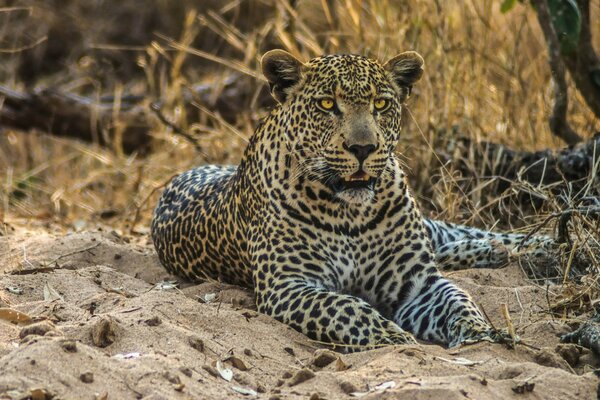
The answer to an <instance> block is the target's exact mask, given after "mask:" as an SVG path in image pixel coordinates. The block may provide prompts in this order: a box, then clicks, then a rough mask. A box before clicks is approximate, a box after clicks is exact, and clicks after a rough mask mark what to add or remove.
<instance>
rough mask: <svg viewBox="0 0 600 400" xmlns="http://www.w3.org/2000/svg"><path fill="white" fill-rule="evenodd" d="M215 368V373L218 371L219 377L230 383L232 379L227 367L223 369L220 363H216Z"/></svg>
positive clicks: (231, 372) (231, 373)
mask: <svg viewBox="0 0 600 400" xmlns="http://www.w3.org/2000/svg"><path fill="white" fill-rule="evenodd" d="M215 368H217V371H219V375H221V378H223V379H225V380H226V381H227V382H231V379H233V371H232V370H230V369H229V368H227V367H223V364H221V361H217V363H216V365H215Z"/></svg>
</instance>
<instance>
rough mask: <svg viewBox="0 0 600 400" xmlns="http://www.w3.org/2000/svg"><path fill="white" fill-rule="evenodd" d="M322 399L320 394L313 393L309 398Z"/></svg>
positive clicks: (313, 399) (312, 399)
mask: <svg viewBox="0 0 600 400" xmlns="http://www.w3.org/2000/svg"><path fill="white" fill-rule="evenodd" d="M320 399H321V396H319V393H313V394H311V395H310V397H309V398H308V400H320Z"/></svg>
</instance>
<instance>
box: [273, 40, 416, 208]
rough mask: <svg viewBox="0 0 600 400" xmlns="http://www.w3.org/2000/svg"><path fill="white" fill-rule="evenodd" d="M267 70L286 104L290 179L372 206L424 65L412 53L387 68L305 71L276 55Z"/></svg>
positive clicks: (326, 63) (361, 60) (334, 63)
mask: <svg viewBox="0 0 600 400" xmlns="http://www.w3.org/2000/svg"><path fill="white" fill-rule="evenodd" d="M261 63H262V69H263V73H264V75H265V76H266V78H267V80H268V81H269V85H270V87H271V93H272V94H273V96H274V97H275V99H277V101H279V103H281V110H280V113H281V116H282V121H283V122H284V126H283V127H281V132H279V134H282V135H285V137H286V140H287V141H288V147H289V149H290V151H291V153H292V156H293V162H294V165H293V168H294V171H293V173H292V174H291V179H298V178H299V177H303V178H306V179H308V180H309V181H312V182H317V183H320V184H322V185H324V186H325V187H326V188H327V189H328V190H330V191H331V192H332V193H333V195H334V196H335V197H336V198H338V199H340V200H342V201H345V202H348V203H362V202H365V201H366V200H369V199H370V198H372V197H373V194H374V192H375V187H376V184H377V182H378V179H379V178H380V177H381V175H382V173H384V171H385V169H386V167H387V166H389V164H388V163H389V162H390V160H391V158H392V157H393V151H394V149H395V147H396V145H397V142H398V137H399V133H400V116H401V111H402V106H403V104H404V102H405V100H406V99H407V98H408V96H409V95H410V92H411V88H412V85H413V84H414V83H415V82H416V81H418V80H419V79H420V77H421V75H422V73H423V58H422V57H421V56H420V55H419V54H417V53H415V52H412V51H411V52H405V53H401V54H399V55H397V56H396V57H393V58H392V59H390V60H389V61H388V62H386V63H385V64H383V65H382V64H380V63H378V62H377V61H374V60H370V59H368V58H365V57H361V56H356V55H328V56H323V57H318V58H314V59H312V60H310V61H308V62H306V63H303V62H301V61H299V60H298V59H296V58H295V57H293V56H292V55H291V54H289V53H287V52H285V51H283V50H272V51H269V52H268V53H266V54H265V55H264V56H263V58H262V61H261Z"/></svg>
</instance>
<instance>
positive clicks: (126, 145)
mask: <svg viewBox="0 0 600 400" xmlns="http://www.w3.org/2000/svg"><path fill="white" fill-rule="evenodd" d="M115 117H116V118H118V122H119V123H116V122H117V121H116V120H115ZM0 127H10V128H14V129H19V130H23V131H30V130H32V129H36V130H40V131H43V132H46V133H49V134H52V135H56V136H62V137H67V138H73V139H80V140H83V141H86V142H93V143H97V144H99V145H101V146H106V147H114V146H119V145H121V146H122V149H123V151H125V152H127V153H132V152H134V151H139V152H142V153H143V152H144V151H146V150H147V149H148V148H149V146H150V143H151V137H150V136H149V131H150V129H149V128H150V127H149V124H148V117H147V110H146V107H144V106H143V105H142V103H141V99H138V98H131V99H127V98H125V99H123V101H121V103H120V106H119V108H118V110H116V109H115V106H114V104H113V102H112V101H111V102H105V101H94V100H91V99H89V98H86V97H82V96H77V95H74V94H72V93H64V92H59V91H56V90H53V89H41V90H36V91H32V92H29V93H22V92H17V91H14V90H11V89H8V88H6V87H4V86H0ZM119 130H120V131H119ZM117 135H118V137H120V138H122V139H120V141H121V143H120V144H119V143H116V141H115V138H116V137H117Z"/></svg>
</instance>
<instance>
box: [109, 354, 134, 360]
mask: <svg viewBox="0 0 600 400" xmlns="http://www.w3.org/2000/svg"><path fill="white" fill-rule="evenodd" d="M139 356H140V353H137V352H134V353H127V354H123V353H119V354H115V355H114V356H113V358H116V359H117V360H131V359H134V358H138V357H139Z"/></svg>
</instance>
